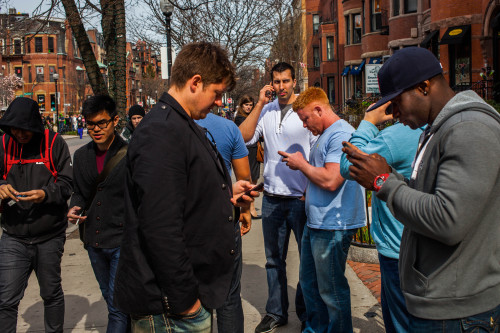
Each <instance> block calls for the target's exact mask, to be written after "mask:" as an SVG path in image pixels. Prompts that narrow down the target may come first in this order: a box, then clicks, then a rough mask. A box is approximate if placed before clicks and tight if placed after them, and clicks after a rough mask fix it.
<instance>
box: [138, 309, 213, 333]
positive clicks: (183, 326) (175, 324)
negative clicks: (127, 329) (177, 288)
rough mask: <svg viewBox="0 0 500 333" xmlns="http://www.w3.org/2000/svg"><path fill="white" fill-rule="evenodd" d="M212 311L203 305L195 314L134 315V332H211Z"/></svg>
mask: <svg viewBox="0 0 500 333" xmlns="http://www.w3.org/2000/svg"><path fill="white" fill-rule="evenodd" d="M211 330H212V313H211V312H210V311H207V310H206V309H205V308H204V307H203V305H202V306H200V308H199V309H198V310H197V311H196V312H195V313H193V314H190V315H186V316H180V315H166V314H159V315H148V316H135V315H132V332H133V333H166V332H168V333H210V332H211Z"/></svg>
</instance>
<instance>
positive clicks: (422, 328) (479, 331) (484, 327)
mask: <svg viewBox="0 0 500 333" xmlns="http://www.w3.org/2000/svg"><path fill="white" fill-rule="evenodd" d="M409 326H410V327H409V332H411V333H438V332H446V333H466V332H470V333H498V332H500V305H497V306H496V307H495V308H494V309H491V310H490V311H486V312H483V313H479V314H476V315H473V316H469V317H465V318H459V319H450V320H430V319H422V318H417V317H415V316H412V315H411V314H410V323H409Z"/></svg>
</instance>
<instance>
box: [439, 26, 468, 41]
mask: <svg viewBox="0 0 500 333" xmlns="http://www.w3.org/2000/svg"><path fill="white" fill-rule="evenodd" d="M469 31H470V25H461V26H458V27H450V28H448V30H446V32H445V33H444V35H443V37H442V38H441V42H440V43H439V44H441V45H443V44H462V43H463V42H465V38H467V37H468V33H469Z"/></svg>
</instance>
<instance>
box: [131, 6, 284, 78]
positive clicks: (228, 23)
mask: <svg viewBox="0 0 500 333" xmlns="http://www.w3.org/2000/svg"><path fill="white" fill-rule="evenodd" d="M144 2H145V3H146V4H147V6H148V9H149V10H148V11H147V12H145V13H143V14H140V15H138V16H137V17H129V25H128V27H129V33H130V35H131V36H133V37H135V38H138V39H141V40H146V41H148V42H149V43H150V44H152V45H154V44H156V45H158V44H164V43H165V37H164V36H165V31H166V30H165V24H166V23H165V18H164V15H163V13H162V12H161V11H160V8H159V1H158V0H144ZM291 2H292V1H291V0H172V1H171V3H172V4H173V5H174V6H175V9H174V13H173V15H172V39H173V42H174V45H175V46H177V48H180V47H182V46H183V45H185V44H187V43H190V42H195V41H201V40H203V41H209V42H215V43H219V44H220V45H222V46H225V47H226V48H227V49H228V51H229V54H230V56H231V60H232V62H233V63H234V65H235V66H236V68H237V69H239V68H242V67H245V66H248V65H254V66H256V65H262V64H263V61H264V59H265V58H266V57H267V56H268V55H269V50H270V47H271V45H272V44H273V41H274V39H275V37H276V36H277V33H278V27H279V26H280V24H281V21H283V19H284V18H285V17H286V12H287V9H289V7H290V6H291Z"/></svg>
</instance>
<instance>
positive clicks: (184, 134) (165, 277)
mask: <svg viewBox="0 0 500 333" xmlns="http://www.w3.org/2000/svg"><path fill="white" fill-rule="evenodd" d="M234 84H235V69H234V67H233V65H232V64H231V62H230V61H229V58H228V56H227V52H226V51H225V50H223V49H222V48H221V47H219V46H217V45H215V44H211V43H207V42H200V43H192V44H188V45H186V46H184V47H183V49H182V50H181V51H180V52H179V54H178V55H177V57H176V59H175V63H174V65H173V66H172V77H171V87H170V89H169V91H168V93H164V94H163V95H162V96H161V98H160V100H159V101H158V103H157V104H156V106H155V107H154V108H153V110H151V111H150V112H149V114H148V116H147V117H146V118H145V119H144V120H143V121H142V123H141V126H139V127H138V128H137V130H136V131H135V132H134V139H133V140H132V141H131V142H130V147H129V150H128V153H127V178H126V190H125V202H126V204H125V207H126V208H125V210H126V219H127V223H126V225H125V231H124V238H123V244H124V246H123V247H122V254H121V257H120V263H119V266H118V272H117V276H116V288H115V302H116V304H117V306H118V307H119V308H120V309H122V310H123V311H124V312H126V313H129V314H130V315H131V317H132V330H133V331H134V332H165V331H167V330H168V331H172V332H210V331H211V326H212V315H211V311H212V310H213V309H218V308H220V307H222V306H223V305H224V303H225V302H226V300H227V298H228V294H229V293H230V290H231V286H232V280H233V277H234V268H235V265H234V263H235V255H237V249H236V244H235V235H234V232H235V223H236V224H237V223H239V222H238V218H239V216H238V215H239V209H235V207H234V205H236V204H237V205H244V206H246V207H249V206H250V201H251V200H253V199H252V198H251V197H249V196H247V195H244V196H242V199H243V203H238V202H237V201H236V198H237V197H239V196H240V195H242V194H243V193H244V191H246V190H249V189H250V188H252V184H251V183H250V182H248V181H243V180H241V181H238V182H236V183H235V184H233V185H231V179H230V176H229V173H228V171H227V169H226V167H225V166H224V160H223V159H222V157H221V156H220V153H219V151H218V150H217V148H216V147H215V145H214V144H213V142H212V141H211V140H209V139H208V138H207V135H206V133H205V132H204V131H201V130H200V126H198V125H197V124H196V123H195V122H194V120H197V119H203V118H205V117H206V115H207V114H208V113H209V112H210V111H211V110H212V109H213V108H214V107H215V106H221V105H222V95H223V93H224V92H225V91H226V90H228V89H231V88H232V87H233V86H234ZM251 194H253V195H257V193H255V192H254V193H251Z"/></svg>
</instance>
